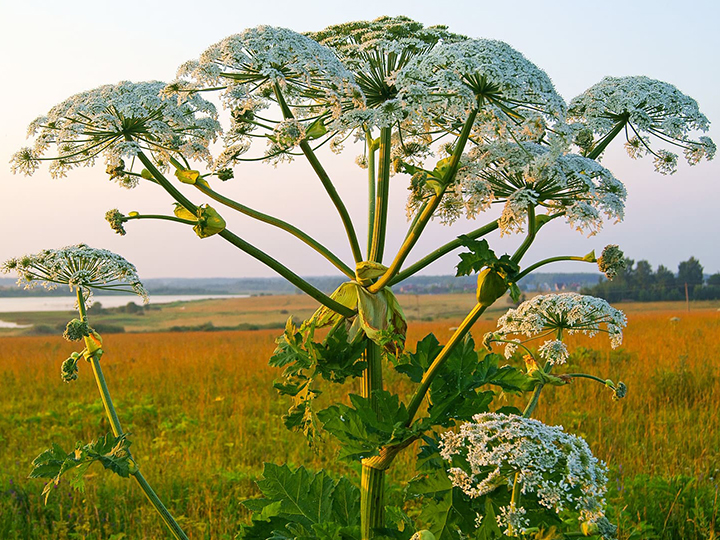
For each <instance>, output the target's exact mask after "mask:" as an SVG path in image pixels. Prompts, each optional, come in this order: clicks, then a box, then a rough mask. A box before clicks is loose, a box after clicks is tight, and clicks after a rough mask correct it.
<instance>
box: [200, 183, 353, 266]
mask: <svg viewBox="0 0 720 540" xmlns="http://www.w3.org/2000/svg"><path fill="white" fill-rule="evenodd" d="M195 187H197V188H198V189H199V190H200V191H202V192H203V193H204V194H205V195H207V196H208V197H210V198H211V199H214V200H216V201H218V202H220V203H222V204H224V205H225V206H227V207H229V208H232V209H233V210H237V211H238V212H240V213H241V214H245V215H246V216H249V217H251V218H254V219H257V220H258V221H262V222H263V223H268V224H270V225H273V226H275V227H278V228H279V229H282V230H283V231H286V232H289V233H290V234H292V235H293V236H294V237H295V238H297V239H299V240H301V241H302V242H304V243H305V244H306V245H308V246H310V247H311V248H313V249H314V250H315V251H317V252H318V253H319V254H320V255H322V256H323V257H325V258H326V259H327V260H328V261H330V263H331V264H332V265H333V266H334V267H335V268H337V269H338V270H340V271H341V272H342V273H343V274H345V275H346V276H347V277H349V278H350V279H355V272H353V271H352V270H351V269H350V267H349V266H348V265H346V264H345V263H344V262H342V261H341V260H340V259H339V258H338V257H337V256H336V255H335V254H333V253H332V252H331V251H330V250H329V249H328V248H326V247H325V246H323V245H322V244H321V243H320V242H318V241H317V240H315V239H314V238H313V237H312V236H310V235H308V234H307V233H305V232H303V231H301V230H300V229H298V228H297V227H295V226H294V225H291V224H290V223H288V222H286V221H283V220H281V219H278V218H276V217H273V216H269V215H267V214H263V213H262V212H258V211H257V210H253V209H252V208H249V207H247V206H245V205H244V204H240V203H239V202H237V201H234V200H232V199H230V198H228V197H225V196H223V195H221V194H219V193H218V192H216V191H214V190H213V189H212V188H210V187H209V186H207V185H205V184H203V183H201V182H197V183H196V184H195Z"/></svg>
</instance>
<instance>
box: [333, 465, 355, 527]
mask: <svg viewBox="0 0 720 540" xmlns="http://www.w3.org/2000/svg"><path fill="white" fill-rule="evenodd" d="M332 509H333V518H334V521H336V522H337V523H339V524H341V525H343V526H348V527H349V526H353V525H355V524H357V523H359V522H360V491H359V490H358V488H357V487H355V486H354V485H353V484H352V483H351V482H350V480H348V479H347V478H345V477H343V478H341V479H340V480H338V483H337V485H336V486H335V491H334V492H333V500H332Z"/></svg>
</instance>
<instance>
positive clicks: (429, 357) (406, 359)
mask: <svg viewBox="0 0 720 540" xmlns="http://www.w3.org/2000/svg"><path fill="white" fill-rule="evenodd" d="M441 350H442V345H440V342H439V341H438V340H437V338H436V337H435V336H434V335H433V334H428V335H427V336H425V337H424V338H423V339H422V341H419V342H418V343H417V345H416V347H415V352H414V353H406V354H405V355H403V356H402V357H401V359H400V363H398V364H397V365H396V366H395V370H396V371H397V372H399V373H404V374H405V375H407V376H408V377H410V380H411V381H412V382H415V383H419V382H420V381H421V380H422V378H423V375H424V374H425V372H426V371H427V369H428V368H429V367H430V364H432V363H433V360H435V358H436V357H437V355H438V354H440V351H441Z"/></svg>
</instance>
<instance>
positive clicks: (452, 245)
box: [388, 221, 499, 287]
mask: <svg viewBox="0 0 720 540" xmlns="http://www.w3.org/2000/svg"><path fill="white" fill-rule="evenodd" d="M498 227H499V225H498V222H497V221H492V222H490V223H488V224H487V225H484V226H483V227H480V228H479V229H475V230H474V231H472V232H470V233H467V234H466V235H465V236H467V237H468V238H472V239H473V240H475V239H477V238H480V237H482V236H485V235H486V234H490V233H491V232H493V231H494V230H496V229H497V228H498ZM462 245H463V244H462V240H460V239H459V238H456V239H455V240H452V241H450V242H448V243H447V244H445V245H444V246H441V247H439V248H438V249H436V250H435V251H433V252H432V253H430V254H428V255H426V256H425V257H423V258H422V259H420V260H419V261H417V262H416V263H415V264H412V265H410V266H408V267H407V268H406V269H405V270H403V271H402V272H399V273H398V274H396V275H395V277H394V278H392V279H391V280H390V281H389V282H388V286H389V287H392V286H393V285H395V284H397V283H400V282H401V281H403V280H406V279H407V278H409V277H410V276H412V275H413V274H415V273H416V272H419V271H420V270H422V269H423V268H425V267H426V266H428V265H429V264H431V263H433V262H435V261H436V260H438V259H439V258H440V257H442V256H444V255H447V254H448V253H450V252H451V251H452V250H454V249H457V248H459V247H460V246H462Z"/></svg>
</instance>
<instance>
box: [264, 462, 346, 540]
mask: <svg viewBox="0 0 720 540" xmlns="http://www.w3.org/2000/svg"><path fill="white" fill-rule="evenodd" d="M257 485H258V487H259V488H260V491H262V493H263V495H264V496H265V497H266V498H268V499H271V500H273V501H279V502H280V507H279V515H284V516H286V517H287V516H292V517H293V521H296V522H298V523H301V524H306V525H307V526H310V525H312V524H313V523H322V522H324V521H325V520H326V519H327V517H328V516H329V515H330V513H331V511H332V499H331V495H332V492H333V490H334V488H335V485H334V482H333V480H332V478H330V477H329V476H328V475H327V474H326V473H325V472H323V471H320V472H318V473H315V474H314V475H313V474H312V473H310V472H309V471H307V470H306V469H305V468H304V467H298V468H297V469H296V470H295V471H292V470H290V468H289V467H288V466H287V465H274V464H272V463H266V464H265V469H264V470H263V479H262V480H260V481H258V483H257Z"/></svg>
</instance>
